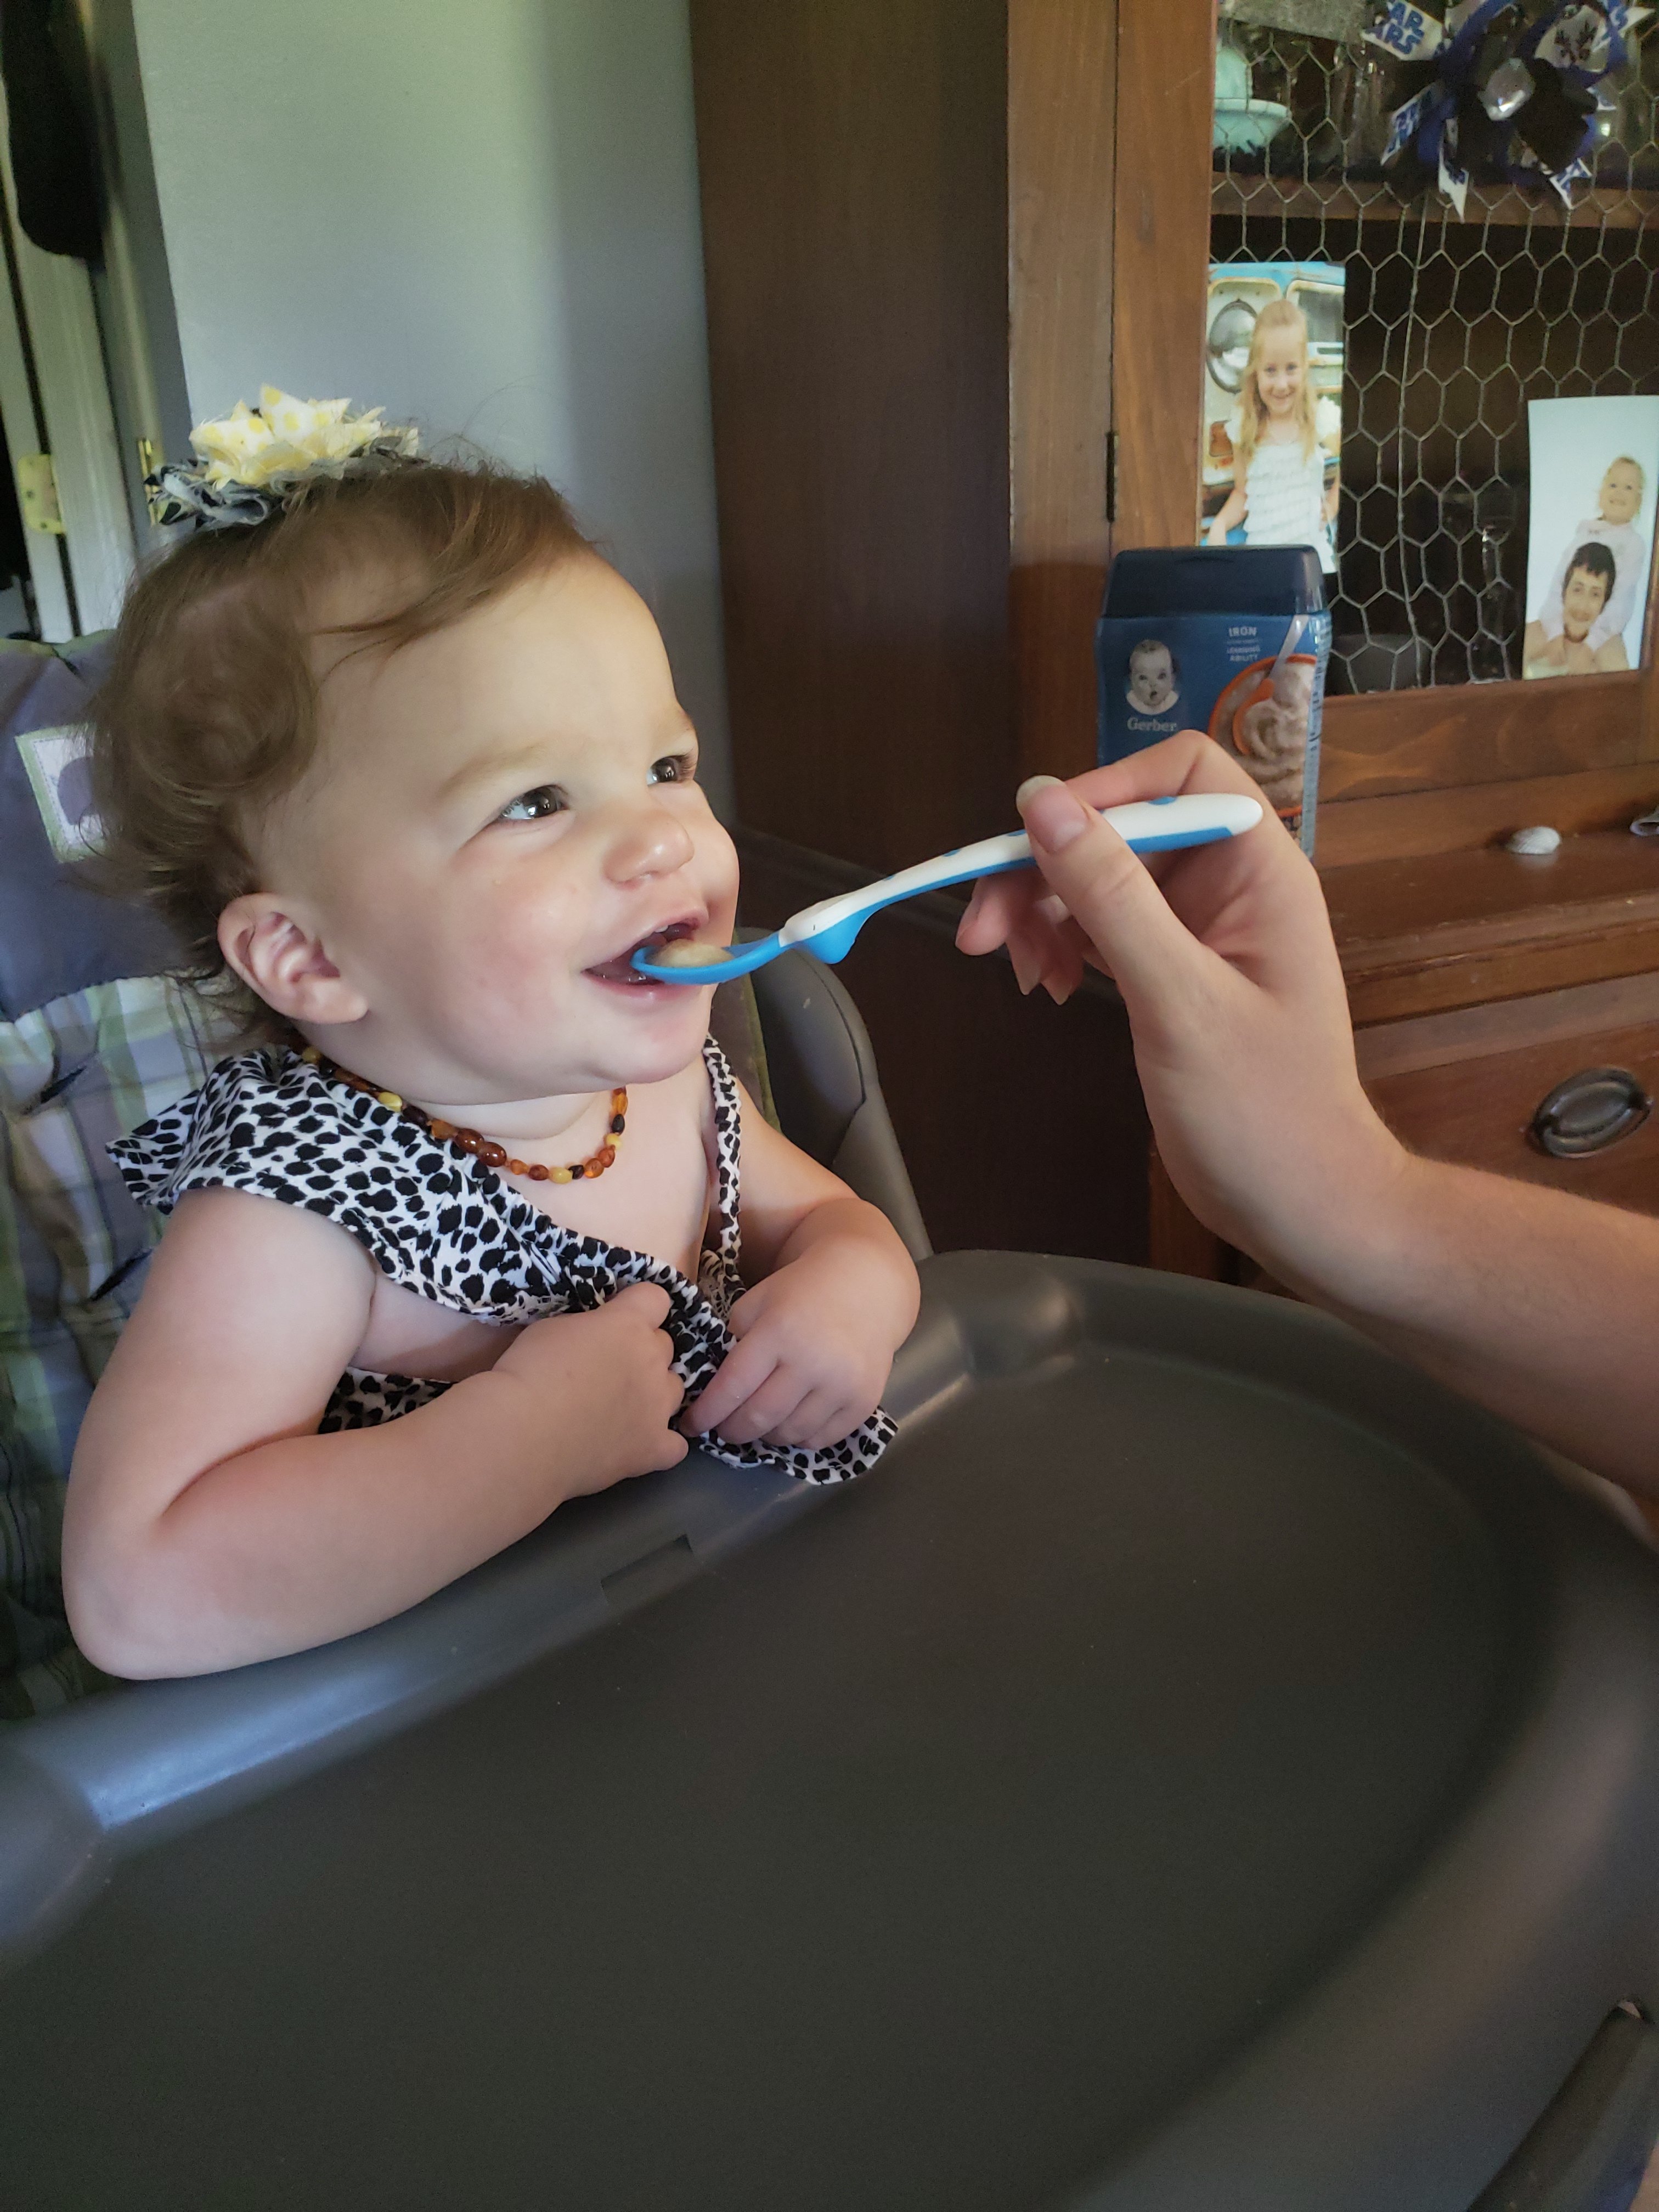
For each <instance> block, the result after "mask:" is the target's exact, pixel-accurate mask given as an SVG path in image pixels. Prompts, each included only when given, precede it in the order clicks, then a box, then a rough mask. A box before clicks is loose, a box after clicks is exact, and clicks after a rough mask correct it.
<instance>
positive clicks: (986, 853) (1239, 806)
mask: <svg viewBox="0 0 1659 2212" xmlns="http://www.w3.org/2000/svg"><path fill="white" fill-rule="evenodd" d="M1101 819H1102V820H1103V821H1104V822H1109V823H1111V825H1112V827H1113V829H1115V830H1116V832H1117V834H1118V836H1120V837H1121V838H1122V840H1123V842H1124V843H1125V844H1126V845H1127V847H1128V848H1129V850H1130V851H1131V852H1132V853H1173V852H1176V851H1178V850H1180V849H1181V848H1182V847H1183V846H1187V845H1214V844H1218V843H1219V842H1220V841H1221V839H1222V838H1224V837H1237V836H1240V835H1241V834H1242V833H1243V831H1244V830H1246V829H1254V828H1255V824H1256V823H1258V822H1259V821H1260V820H1261V806H1260V805H1259V804H1258V802H1257V801H1256V800H1255V799H1246V798H1245V797H1243V794H1242V793H1237V792H1231V791H1216V792H1209V791H1195V792H1187V793H1182V795H1181V796H1180V797H1179V798H1172V799H1136V800H1134V801H1133V803H1132V804H1131V805H1127V806H1109V807H1106V808H1105V809H1103V812H1102V815H1101ZM1030 865H1031V841H1030V838H1029V837H1028V836H1026V835H1025V832H1024V830H1023V829H1012V830H1010V831H1009V832H1008V833H1007V834H1006V836H1001V837H985V838H981V841H980V842H979V843H978V844H977V845H959V846H958V847H957V849H956V850H955V851H954V852H953V853H941V854H939V856H938V857H937V859H935V860H918V861H917V863H916V865H915V867H913V868H901V869H900V870H899V872H898V873H897V875H896V876H884V877H883V878H882V879H881V881H880V882H879V883H876V884H864V885H863V887H862V888H861V889H860V890H855V891H842V892H841V893H840V895H839V896H836V897H835V898H827V899H820V900H819V901H818V902H817V905H816V906H809V907H804V908H802V909H801V911H800V913H799V914H793V915H790V917H789V919H788V921H786V922H785V923H784V925H783V927H782V928H781V929H776V930H774V931H773V933H772V934H771V936H770V937H762V938H757V939H756V940H755V942H754V943H753V944H752V945H731V946H729V947H727V948H726V950H724V951H721V950H720V949H718V948H716V947H714V946H712V945H685V946H684V948H683V950H684V953H685V954H686V955H687V956H689V957H685V958H683V959H681V960H679V961H678V962H677V961H675V960H673V959H672V958H671V957H669V958H667V959H665V958H664V957H663V955H664V954H665V953H668V954H670V955H671V954H672V953H673V952H675V951H680V950H682V948H681V947H679V946H659V947H657V948H656V949H655V957H652V956H651V955H649V954H647V951H646V950H645V948H644V947H643V946H641V949H640V951H637V952H636V953H635V955H634V966H635V968H636V969H638V970H639V972H640V974H641V975H648V976H650V977H651V979H652V981H653V982H657V983H729V982H730V981H731V980H732V977H733V976H734V975H747V974H748V973H749V971H750V969H753V968H763V967H764V966H765V965H766V963H767V962H768V961H769V960H775V959H776V958H777V957H778V955H779V953H780V952H787V951H790V950H791V948H792V947H793V946H795V945H808V946H810V947H811V950H812V951H814V952H816V953H817V957H818V958H819V959H820V960H827V961H829V963H830V964H831V966H833V965H834V964H835V963H836V962H837V961H839V960H844V959H845V958H846V957H847V955H848V953H849V952H850V951H852V949H853V940H854V938H855V937H856V936H857V935H858V933H859V932H860V930H861V929H862V928H863V927H864V925H865V923H866V921H869V919H870V917H871V915H872V914H878V913H879V912H880V911H881V909H882V908H883V907H884V906H892V905H894V904H895V903H896V902H897V901H898V900H900V899H907V898H915V896H917V894H918V893H919V892H921V891H936V890H942V889H943V888H944V886H945V884H964V883H968V882H969V881H970V880H971V879H972V878H975V877H976V876H1000V875H1005V874H1006V873H1007V872H1008V871H1009V870H1010V869H1011V868H1029V867H1030ZM699 954H702V955H704V956H706V957H702V958H698V957H696V956H697V955H699Z"/></svg>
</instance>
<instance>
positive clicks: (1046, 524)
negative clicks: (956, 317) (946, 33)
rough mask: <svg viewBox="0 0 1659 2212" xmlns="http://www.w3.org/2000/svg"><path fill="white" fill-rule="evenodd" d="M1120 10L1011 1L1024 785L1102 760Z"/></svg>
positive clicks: (1015, 569)
mask: <svg viewBox="0 0 1659 2212" xmlns="http://www.w3.org/2000/svg"><path fill="white" fill-rule="evenodd" d="M1116 30H1117V12H1116V9H1115V7H1113V6H1112V5H1111V4H1110V0H1009V7H1008V234H1009V246H1010V260H1009V272H1008V276H1009V303H1008V304H1009V339H1008V343H1009V358H1008V409H1009V465H1010V470H1011V478H1010V484H1009V517H1010V531H1011V537H1012V554H1011V570H1010V576H1009V590H1010V615H1011V620H1012V635H1013V657H1014V678H1015V696H1016V701H1017V708H1016V711H1017V715H1018V750H1019V774H1020V775H1021V776H1022V777H1024V776H1026V775H1033V774H1035V773H1036V772H1037V771H1038V770H1039V769H1041V770H1044V771H1046V772H1047V773H1048V774H1049V775H1079V774H1080V773H1081V771H1082V770H1083V769H1086V768H1089V767H1091V766H1092V765H1093V763H1094V757H1095V665H1094V630H1095V618H1096V617H1097V615H1098V614H1099V612H1100V601H1101V596H1102V594H1103V592H1104V590H1105V586H1106V566H1107V562H1108V560H1109V555H1110V541H1111V530H1110V526H1109V522H1108V520H1107V512H1106V495H1107V441H1108V436H1109V432H1110V429H1111V424H1112V235H1113V192H1114V188H1115V177H1116V169H1115V161H1114V144H1113V128H1114V108H1115V90H1116Z"/></svg>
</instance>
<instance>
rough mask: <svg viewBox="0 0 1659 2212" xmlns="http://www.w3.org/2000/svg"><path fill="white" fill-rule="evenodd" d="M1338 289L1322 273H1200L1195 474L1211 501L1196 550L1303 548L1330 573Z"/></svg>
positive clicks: (1284, 267) (1240, 269)
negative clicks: (1204, 304) (1206, 306)
mask: <svg viewBox="0 0 1659 2212" xmlns="http://www.w3.org/2000/svg"><path fill="white" fill-rule="evenodd" d="M1341 282H1342V272H1341V271H1340V269H1337V268H1335V267H1334V266H1328V265H1326V264H1316V265H1312V266H1306V267H1304V265H1302V264H1273V263H1262V264H1242V265H1228V264H1219V265H1218V266H1216V267H1214V268H1212V270H1211V302H1212V314H1211V319H1210V325H1209V339H1208V343H1207V346H1206V356H1207V357H1206V418H1207V423H1206V442H1205V461H1206V468H1205V475H1206V489H1208V487H1209V486H1210V485H1212V484H1217V483H1219V486H1220V487H1221V488H1222V489H1223V496H1222V498H1221V500H1220V503H1219V505H1218V506H1215V507H1213V511H1212V512H1210V513H1208V516H1207V520H1206V521H1205V523H1204V525H1203V529H1202V536H1203V539H1204V542H1205V543H1206V544H1210V545H1225V544H1229V543H1230V542H1231V543H1232V544H1245V545H1311V546H1313V547H1314V548H1315V549H1316V551H1317V553H1318V555H1319V561H1320V566H1321V568H1323V569H1324V570H1325V572H1326V573H1327V574H1334V573H1335V569H1336V551H1335V537H1336V531H1335V526H1336V516H1337V507H1338V502H1339V500H1340V491H1341V477H1340V465H1339V457H1340V448H1341V441H1342V410H1341V406H1340V392H1341V382H1342V327H1341V302H1342V293H1341ZM1217 303H1219V304H1217ZM1310 311H1311V312H1313V313H1316V315H1317V317H1318V322H1319V335H1318V338H1317V341H1316V339H1315V337H1314V335H1313V333H1312V331H1310V323H1309V313H1310ZM1230 400H1231V404H1230V405H1229V404H1228V402H1229V401H1230ZM1218 403H1219V404H1218ZM1224 408H1225V413H1224V412H1223V411H1222V410H1223V409H1224ZM1229 480H1231V481H1229ZM1212 496H1213V495H1212ZM1205 506H1206V509H1208V508H1210V507H1212V497H1211V498H1206V501H1205Z"/></svg>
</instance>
